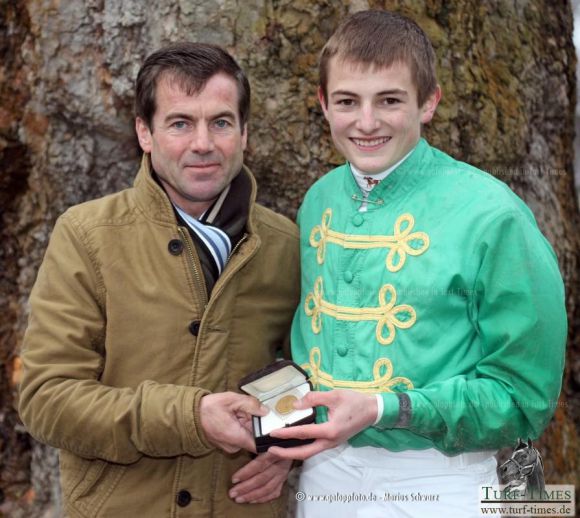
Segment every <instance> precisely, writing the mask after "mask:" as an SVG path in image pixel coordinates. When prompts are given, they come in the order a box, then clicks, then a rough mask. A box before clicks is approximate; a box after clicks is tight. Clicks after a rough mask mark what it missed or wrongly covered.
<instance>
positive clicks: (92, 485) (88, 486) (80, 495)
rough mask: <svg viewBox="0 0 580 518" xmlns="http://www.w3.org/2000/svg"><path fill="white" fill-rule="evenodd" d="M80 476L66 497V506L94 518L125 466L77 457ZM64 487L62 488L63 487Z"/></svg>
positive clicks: (111, 491) (118, 480)
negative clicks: (79, 463) (80, 465)
mask: <svg viewBox="0 0 580 518" xmlns="http://www.w3.org/2000/svg"><path fill="white" fill-rule="evenodd" d="M78 460H79V461H80V462H81V464H82V468H83V469H80V470H79V471H78V473H82V476H81V477H80V479H79V480H78V482H77V483H76V484H75V485H74V487H73V489H72V491H70V494H69V495H65V497H66V499H67V504H68V505H67V507H68V508H71V510H73V509H74V511H75V512H76V513H78V514H79V515H81V516H83V517H86V518H96V517H97V516H99V511H100V510H101V508H102V507H103V505H104V504H105V502H106V501H107V500H108V498H109V497H110V496H111V494H112V493H113V491H114V489H115V488H116V487H117V485H118V484H119V482H120V480H121V478H122V476H123V474H124V473H125V469H126V467H125V466H123V465H122V464H113V463H110V462H105V461H102V460H85V459H78ZM63 489H64V488H63Z"/></svg>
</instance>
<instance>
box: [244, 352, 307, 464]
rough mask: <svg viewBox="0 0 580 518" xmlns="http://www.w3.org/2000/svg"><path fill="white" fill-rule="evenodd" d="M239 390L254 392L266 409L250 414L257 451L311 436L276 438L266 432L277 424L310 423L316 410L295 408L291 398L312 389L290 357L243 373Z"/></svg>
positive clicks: (303, 373)
mask: <svg viewBox="0 0 580 518" xmlns="http://www.w3.org/2000/svg"><path fill="white" fill-rule="evenodd" d="M239 388H240V390H241V391H243V392H245V393H246V394H249V395H250V396H254V397H256V398H257V399H259V400H260V402H261V403H262V404H263V405H265V406H267V407H268V408H269V409H270V412H269V413H268V414H267V415H265V416H264V417H260V416H253V418H252V426H253V429H254V439H255V441H256V450H257V452H258V453H263V452H265V451H268V448H269V447H270V446H281V447H283V448H290V447H292V446H300V445H302V444H309V443H311V442H313V441H314V439H278V438H277V437H271V436H270V432H271V431H272V430H275V429H277V428H284V427H287V426H299V425H303V424H310V423H314V422H315V420H316V410H315V409H314V408H307V409H305V410H295V409H294V408H293V407H292V402H293V401H294V400H295V399H301V398H303V397H304V396H305V395H306V394H308V392H310V391H311V390H312V383H310V381H309V380H308V374H307V373H306V371H304V370H303V369H301V368H300V367H299V366H298V365H296V364H295V363H294V362H293V361H290V360H280V361H277V362H274V363H271V364H270V365H268V366H266V367H264V368H263V369H260V370H259V371H257V372H254V373H252V374H249V375H248V376H246V377H244V378H243V379H242V380H241V381H240V383H239Z"/></svg>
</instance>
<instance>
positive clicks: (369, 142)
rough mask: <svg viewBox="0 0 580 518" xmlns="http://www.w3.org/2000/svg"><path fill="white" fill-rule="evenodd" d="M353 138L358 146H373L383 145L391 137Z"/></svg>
mask: <svg viewBox="0 0 580 518" xmlns="http://www.w3.org/2000/svg"><path fill="white" fill-rule="evenodd" d="M350 140H352V141H353V142H354V143H355V144H356V145H357V146H358V147H361V148H373V147H376V146H382V145H383V144H386V143H387V142H388V141H389V140H391V137H373V138H355V137H352V138H351V139H350Z"/></svg>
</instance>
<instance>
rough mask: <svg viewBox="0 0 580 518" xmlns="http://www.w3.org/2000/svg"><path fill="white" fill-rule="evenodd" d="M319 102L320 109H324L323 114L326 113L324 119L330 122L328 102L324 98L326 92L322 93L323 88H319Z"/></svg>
mask: <svg viewBox="0 0 580 518" xmlns="http://www.w3.org/2000/svg"><path fill="white" fill-rule="evenodd" d="M318 102H319V103H320V107H321V108H322V113H324V117H325V118H326V120H328V102H327V100H326V99H325V97H324V92H323V91H322V87H321V86H319V87H318Z"/></svg>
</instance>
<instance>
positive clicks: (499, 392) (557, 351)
mask: <svg viewBox="0 0 580 518" xmlns="http://www.w3.org/2000/svg"><path fill="white" fill-rule="evenodd" d="M478 243H479V246H478V248H477V250H476V251H475V252H474V255H473V263H472V264H473V265H474V266H475V267H476V268H477V275H476V281H475V283H474V286H473V292H472V296H471V298H470V308H469V311H468V318H469V319H470V320H471V323H472V325H473V326H474V328H475V331H476V333H477V335H478V340H476V341H475V342H474V344H477V346H478V347H481V349H482V350H481V360H480V361H479V362H478V364H477V366H476V368H475V372H474V373H464V374H458V375H457V376H454V377H452V378H450V379H447V380H444V381H440V382H437V383H432V384H427V385H426V386H424V387H420V388H417V389H414V390H410V391H408V392H407V394H408V395H409V398H410V401H411V407H412V409H411V416H410V419H409V421H408V424H407V428H408V430H409V431H411V432H413V433H416V434H418V435H421V436H423V437H426V438H428V439H430V440H431V441H432V443H433V444H434V446H435V447H437V448H438V449H440V450H443V451H446V452H449V453H455V452H461V451H466V450H475V449H495V448H499V447H503V446H506V445H509V444H512V443H513V442H514V441H515V440H516V439H517V437H524V438H528V437H530V438H537V437H538V436H540V435H541V433H542V431H543V430H544V428H545V427H546V426H547V424H548V422H549V420H550V418H551V416H552V415H553V413H554V410H555V405H556V402H557V400H558V396H559V393H560V388H561V383H562V372H563V368H564V356H565V344H566V335H567V329H566V328H567V323H566V310H565V304H564V287H563V283H562V278H561V276H560V272H559V270H558V265H557V261H556V258H555V255H554V252H553V251H552V249H551V247H550V245H549V244H548V242H547V241H546V240H545V238H544V237H543V236H542V235H541V233H540V232H539V230H538V229H537V227H536V225H535V222H534V221H533V218H531V217H527V216H526V215H525V214H522V213H520V212H510V213H508V214H503V215H502V216H500V217H497V218H495V219H494V220H493V221H491V222H490V223H489V224H488V225H487V226H486V231H485V232H484V234H483V235H482V236H481V239H480V240H478ZM449 346H450V347H453V344H449ZM383 400H384V412H383V417H382V418H381V420H380V421H379V423H377V426H376V427H375V429H376V428H378V429H379V430H385V429H392V428H393V427H395V426H396V424H397V421H398V417H399V405H398V398H397V396H396V395H395V394H392V393H389V394H383ZM363 433H365V432H363ZM375 433H376V431H375Z"/></svg>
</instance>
